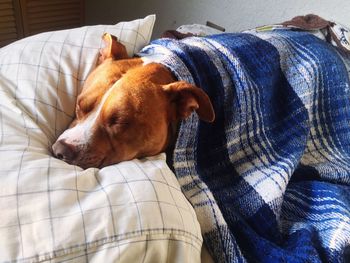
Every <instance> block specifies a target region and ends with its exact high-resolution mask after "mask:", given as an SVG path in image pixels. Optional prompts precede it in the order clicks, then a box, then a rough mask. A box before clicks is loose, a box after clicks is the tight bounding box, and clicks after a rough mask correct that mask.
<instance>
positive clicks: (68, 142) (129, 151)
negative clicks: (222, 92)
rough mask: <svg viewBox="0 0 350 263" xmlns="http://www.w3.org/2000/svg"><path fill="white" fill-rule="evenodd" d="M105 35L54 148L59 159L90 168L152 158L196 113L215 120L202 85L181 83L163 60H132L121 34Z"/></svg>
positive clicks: (202, 117)
mask: <svg viewBox="0 0 350 263" xmlns="http://www.w3.org/2000/svg"><path fill="white" fill-rule="evenodd" d="M102 38H103V41H104V43H105V45H104V48H102V49H101V50H100V55H99V58H98V62H97V67H96V68H95V69H94V70H93V71H92V72H91V73H90V74H89V76H88V77H87V79H86V81H85V82H84V85H83V89H82V92H81V93H80V94H79V96H78V98H77V103H76V112H75V113H76V115H75V119H74V120H73V122H72V123H71V124H70V126H69V128H68V129H67V130H66V131H64V132H63V133H62V134H61V135H60V136H59V138H58V139H57V141H56V142H55V143H54V144H53V146H52V150H53V154H54V155H55V156H56V157H57V158H58V159H61V160H63V161H65V162H67V163H69V164H73V165H77V166H80V167H82V168H83V169H87V168H90V167H96V168H102V167H105V166H108V165H112V164H116V163H119V162H122V161H126V160H131V159H134V158H142V157H146V156H152V155H156V154H159V153H161V152H164V151H165V150H166V149H167V148H168V147H169V145H170V143H171V141H172V140H173V139H172V138H173V136H174V133H175V131H176V128H174V127H176V126H177V124H178V123H179V122H180V121H181V120H183V119H185V118H187V117H189V116H190V115H191V114H192V112H193V111H195V112H196V113H197V114H198V116H199V118H200V119H201V120H203V121H206V122H213V121H214V119H215V113H214V110H213V106H212V104H211V102H210V99H209V97H208V95H207V94H206V93H205V92H204V91H203V90H202V89H200V88H198V87H196V86H194V85H192V84H189V83H187V82H184V81H178V80H177V79H176V78H175V77H174V75H173V74H172V73H171V72H170V70H169V69H167V68H166V67H165V66H163V65H162V64H159V63H145V62H144V61H143V59H142V58H140V57H133V58H129V57H128V55H127V52H126V48H125V46H124V45H123V44H121V43H120V42H119V41H118V40H117V38H116V37H115V36H112V35H110V34H108V33H105V34H104V35H103V37H102Z"/></svg>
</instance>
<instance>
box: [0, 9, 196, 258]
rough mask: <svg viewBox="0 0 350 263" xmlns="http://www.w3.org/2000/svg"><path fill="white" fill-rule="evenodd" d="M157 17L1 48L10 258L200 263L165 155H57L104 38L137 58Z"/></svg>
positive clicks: (191, 220)
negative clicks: (111, 160) (102, 160)
mask: <svg viewBox="0 0 350 263" xmlns="http://www.w3.org/2000/svg"><path fill="white" fill-rule="evenodd" d="M154 22H155V16H154V15H151V16H147V17H145V18H143V19H137V20H134V21H130V22H121V23H118V24H116V25H98V26H87V27H82V28H76V29H70V30H63V31H53V32H47V33H43V34H39V35H35V36H32V37H29V38H25V39H22V40H20V41H17V42H14V43H13V44H10V45H8V46H6V47H4V48H1V49H0V209H1V215H0V218H1V220H0V262H168V261H170V260H171V261H172V262H199V261H200V253H201V246H202V236H201V232H200V227H199V223H198V221H197V218H196V215H195V212H194V210H193V208H192V207H191V205H190V204H189V202H188V201H187V200H186V198H185V197H184V195H183V194H182V193H181V189H180V186H179V184H178V182H177V180H176V178H175V176H174V174H173V173H172V171H171V170H170V169H169V168H168V167H167V165H166V162H165V155H164V154H160V155H158V156H154V157H150V158H145V159H142V160H133V161H129V162H123V163H121V164H118V165H113V166H109V167H105V168H103V169H100V170H99V169H87V170H82V169H81V168H79V167H76V166H72V165H68V164H67V163H64V162H62V161H60V160H58V159H55V158H53V157H52V154H51V152H50V151H51V150H50V148H51V145H52V143H53V142H54V141H55V140H56V138H57V137H58V136H59V134H61V132H62V131H63V130H64V129H66V127H67V126H68V125H69V123H70V122H71V120H72V119H73V116H74V109H75V101H76V97H77V94H79V92H80V90H81V87H82V84H83V82H84V80H85V79H86V76H87V75H88V73H89V72H90V71H91V70H92V69H93V68H94V67H95V65H96V60H97V57H98V52H99V48H100V47H101V45H102V39H101V36H102V34H103V33H104V32H108V33H111V34H113V35H115V36H117V37H118V39H119V41H121V42H122V43H123V44H124V45H125V46H126V47H127V51H128V53H129V55H132V54H134V53H135V52H137V51H138V50H139V49H140V48H142V47H143V46H145V45H146V44H148V42H149V40H150V36H151V33H152V28H153V25H154Z"/></svg>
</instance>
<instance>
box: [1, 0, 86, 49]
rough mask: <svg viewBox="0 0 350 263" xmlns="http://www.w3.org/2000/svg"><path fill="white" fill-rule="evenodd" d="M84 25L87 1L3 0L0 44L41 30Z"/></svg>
mask: <svg viewBox="0 0 350 263" xmlns="http://www.w3.org/2000/svg"><path fill="white" fill-rule="evenodd" d="M83 24H84V0H0V47H1V46H4V45H6V44H8V43H10V42H12V41H14V40H17V39H20V38H22V37H25V36H30V35H34V34H37V33H40V32H45V31H51V30H59V29H66V28H73V27H78V26H81V25H83Z"/></svg>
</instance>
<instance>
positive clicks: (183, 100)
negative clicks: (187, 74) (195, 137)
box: [163, 81, 215, 122]
mask: <svg viewBox="0 0 350 263" xmlns="http://www.w3.org/2000/svg"><path fill="white" fill-rule="evenodd" d="M163 88H164V90H165V91H166V93H167V94H169V96H170V101H171V102H172V103H175V105H176V115H177V116H176V118H177V119H186V118H187V117H189V116H190V115H191V113H192V112H193V111H196V112H197V114H198V116H199V118H200V119H201V120H203V121H206V122H213V121H214V119H215V113H214V109H213V105H212V104H211V101H210V99H209V97H208V95H207V94H206V93H205V92H204V91H203V90H202V89H200V88H198V87H196V86H194V85H192V84H189V83H188V82H186V81H177V82H173V83H170V84H167V85H164V86H163Z"/></svg>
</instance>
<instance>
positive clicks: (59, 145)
mask: <svg viewBox="0 0 350 263" xmlns="http://www.w3.org/2000/svg"><path fill="white" fill-rule="evenodd" d="M52 150H53V153H54V155H55V156H56V157H57V158H58V159H60V160H64V161H72V160H74V158H75V157H76V155H77V153H78V151H77V147H76V146H74V145H72V144H69V143H67V142H66V141H65V140H58V141H57V142H55V144H54V145H53V146H52Z"/></svg>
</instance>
